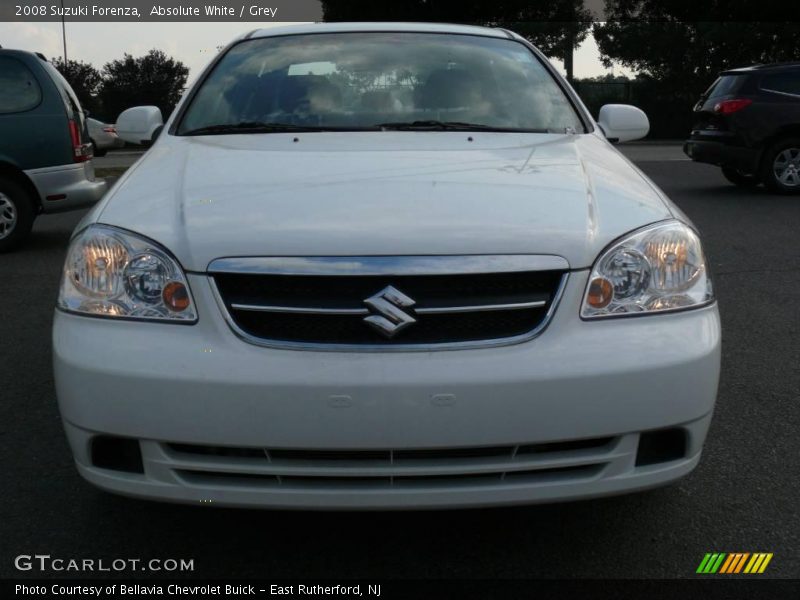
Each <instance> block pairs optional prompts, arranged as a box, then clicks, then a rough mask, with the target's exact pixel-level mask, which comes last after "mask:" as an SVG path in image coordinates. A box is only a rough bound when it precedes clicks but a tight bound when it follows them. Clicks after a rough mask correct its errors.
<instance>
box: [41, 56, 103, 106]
mask: <svg viewBox="0 0 800 600" xmlns="http://www.w3.org/2000/svg"><path fill="white" fill-rule="evenodd" d="M52 65H53V66H54V67H55V68H56V69H58V71H59V72H60V73H61V74H62V75H63V76H64V79H66V80H67V82H69V85H70V86H71V87H72V89H73V90H74V91H75V95H76V96H78V100H80V102H81V107H82V108H84V109H88V110H89V111H90V112H92V113H96V112H97V111H98V110H99V109H100V102H99V98H98V94H99V92H100V89H101V87H102V85H103V78H102V76H101V75H100V72H99V71H98V70H97V69H95V68H94V67H93V66H92V65H91V64H89V63H85V62H83V61H79V60H70V61H67V64H66V65H65V64H64V59H63V58H62V57H60V56H59V57H57V58H54V59H53V61H52Z"/></svg>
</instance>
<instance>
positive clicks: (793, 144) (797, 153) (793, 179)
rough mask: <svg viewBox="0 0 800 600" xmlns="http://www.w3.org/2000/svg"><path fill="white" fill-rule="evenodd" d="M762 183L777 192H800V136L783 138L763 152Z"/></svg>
mask: <svg viewBox="0 0 800 600" xmlns="http://www.w3.org/2000/svg"><path fill="white" fill-rule="evenodd" d="M761 177H762V179H763V180H764V185H766V186H767V188H768V189H769V190H771V191H773V192H776V193H778V194H800V138H785V139H783V140H780V141H778V142H777V143H776V144H773V145H772V146H771V147H770V148H768V149H767V151H766V152H765V153H764V162H763V164H762V166H761Z"/></svg>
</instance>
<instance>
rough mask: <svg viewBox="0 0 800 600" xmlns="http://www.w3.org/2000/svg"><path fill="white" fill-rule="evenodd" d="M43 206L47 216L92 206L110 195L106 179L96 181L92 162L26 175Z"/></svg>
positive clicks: (48, 168) (51, 168)
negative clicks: (107, 191)
mask: <svg viewBox="0 0 800 600" xmlns="http://www.w3.org/2000/svg"><path fill="white" fill-rule="evenodd" d="M25 174H26V175H27V176H28V177H30V179H31V181H32V182H33V185H34V186H35V187H36V190H37V191H38V192H39V198H40V199H41V202H42V212H43V213H58V212H65V211H69V210H75V209H79V208H84V207H86V206H91V205H92V204H94V203H95V202H97V201H98V200H100V198H102V197H103V194H105V193H106V189H107V185H106V182H105V180H103V179H95V176H94V165H93V164H92V161H90V160H89V161H86V162H83V163H76V164H74V165H61V166H58V167H47V168H43V169H31V170H28V171H25Z"/></svg>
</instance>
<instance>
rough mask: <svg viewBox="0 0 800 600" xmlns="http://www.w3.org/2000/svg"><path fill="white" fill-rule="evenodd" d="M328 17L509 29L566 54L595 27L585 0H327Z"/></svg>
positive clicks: (542, 47) (558, 54)
mask: <svg viewBox="0 0 800 600" xmlns="http://www.w3.org/2000/svg"><path fill="white" fill-rule="evenodd" d="M322 9H323V15H324V19H325V20H326V21H436V22H444V23H470V24H479V25H487V26H490V27H504V28H507V29H511V30H513V31H516V32H517V33H519V34H520V35H523V36H525V37H526V38H527V39H528V40H530V41H531V42H533V43H534V44H536V46H537V47H538V48H539V49H540V50H541V51H542V52H544V53H545V54H546V55H548V56H552V57H561V58H563V57H564V55H565V53H566V52H567V49H570V50H572V49H574V48H577V47H578V45H580V43H581V42H582V41H583V40H584V39H585V38H586V35H587V33H588V31H589V28H590V27H591V23H592V14H591V13H590V12H589V11H588V10H587V9H586V8H585V7H584V5H583V0H562V1H560V2H554V1H544V0H495V1H493V2H479V1H477V0H473V1H468V0H436V1H434V0H404V1H403V2H391V3H390V2H375V0H322Z"/></svg>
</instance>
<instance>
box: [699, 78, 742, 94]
mask: <svg viewBox="0 0 800 600" xmlns="http://www.w3.org/2000/svg"><path fill="white" fill-rule="evenodd" d="M744 80H745V75H723V76H722V77H720V78H719V79H717V80H716V81H715V82H714V83H712V84H711V87H710V88H708V91H707V92H706V93H705V94H704V96H705V97H706V98H719V97H720V96H727V95H728V94H735V93H736V90H738V89H739V88H740V87H741V85H742V83H744Z"/></svg>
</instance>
